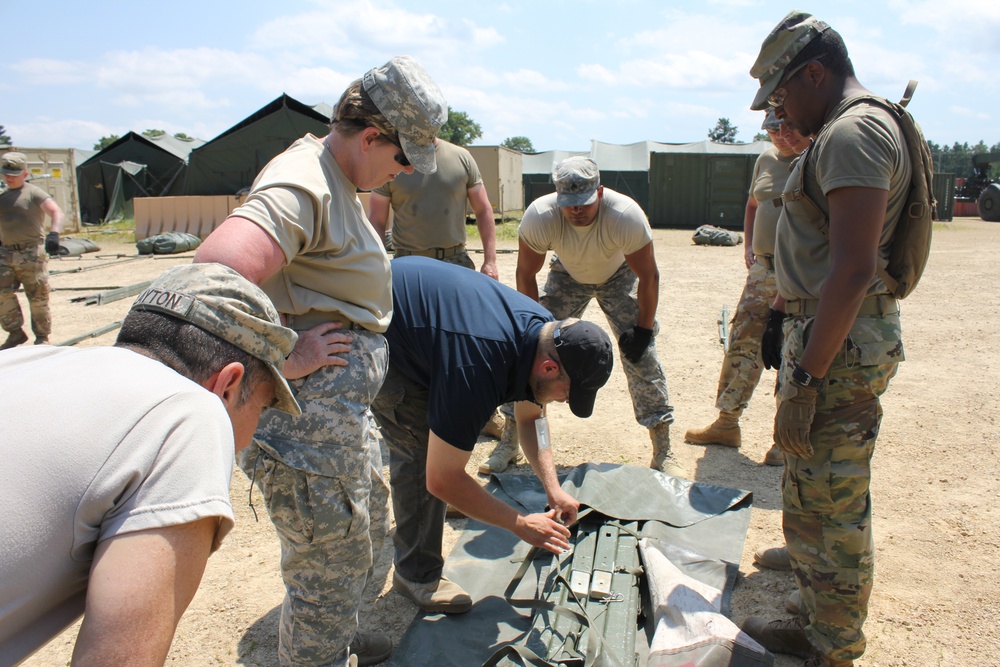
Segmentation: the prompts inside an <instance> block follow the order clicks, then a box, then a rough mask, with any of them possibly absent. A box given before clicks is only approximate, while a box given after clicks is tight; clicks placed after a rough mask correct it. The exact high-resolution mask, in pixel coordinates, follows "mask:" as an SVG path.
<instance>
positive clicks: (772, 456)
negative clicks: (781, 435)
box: [764, 445, 785, 466]
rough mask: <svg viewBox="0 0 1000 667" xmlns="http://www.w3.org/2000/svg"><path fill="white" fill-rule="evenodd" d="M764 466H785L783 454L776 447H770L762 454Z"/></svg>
mask: <svg viewBox="0 0 1000 667" xmlns="http://www.w3.org/2000/svg"><path fill="white" fill-rule="evenodd" d="M764 465H768V466H783V465H785V453H784V452H783V451H781V450H780V449H778V446H777V445H771V449H769V450H767V454H764Z"/></svg>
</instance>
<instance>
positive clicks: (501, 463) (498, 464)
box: [479, 417, 524, 475]
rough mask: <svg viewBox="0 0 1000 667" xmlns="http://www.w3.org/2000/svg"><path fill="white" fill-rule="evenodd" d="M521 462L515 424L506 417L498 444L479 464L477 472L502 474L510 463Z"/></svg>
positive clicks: (521, 456)
mask: <svg viewBox="0 0 1000 667" xmlns="http://www.w3.org/2000/svg"><path fill="white" fill-rule="evenodd" d="M523 460H524V456H523V455H522V454H521V446H520V443H519V442H518V438H517V422H516V421H514V420H513V419H512V418H510V417H508V418H507V419H505V420H504V424H503V433H501V434H500V442H498V443H497V446H496V447H494V448H493V452H492V453H491V454H490V457H489V458H488V459H486V460H485V461H483V462H482V463H480V464H479V472H480V473H482V474H484V475H489V474H490V473H494V472H503V471H504V470H506V469H507V466H509V465H510V464H511V463H520V462H521V461H523Z"/></svg>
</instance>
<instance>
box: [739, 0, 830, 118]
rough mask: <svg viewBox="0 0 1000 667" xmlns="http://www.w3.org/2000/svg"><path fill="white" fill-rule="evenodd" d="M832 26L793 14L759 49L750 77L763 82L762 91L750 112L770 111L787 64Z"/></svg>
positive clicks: (796, 13)
mask: <svg viewBox="0 0 1000 667" xmlns="http://www.w3.org/2000/svg"><path fill="white" fill-rule="evenodd" d="M829 28H830V26H828V25H827V24H826V23H823V22H822V21H820V20H819V19H817V18H816V17H815V16H813V15H812V14H810V13H808V12H803V11H799V10H797V9H796V10H792V11H791V12H789V14H788V16H786V17H785V18H784V19H782V21H781V23H779V24H778V25H776V26H775V27H774V30H772V31H771V34H770V35H768V36H767V38H766V39H765V40H764V43H763V44H761V45H760V53H759V54H758V55H757V62H755V63H754V64H753V67H751V68H750V76H752V77H753V78H755V79H757V80H758V81H760V90H758V91H757V95H756V96H755V97H754V98H753V104H751V105H750V108H751V109H753V110H754V111H761V110H762V109H766V108H767V97H768V95H770V94H771V93H773V92H774V89H775V88H777V87H778V82H780V81H781V77H782V76H783V75H784V73H785V68H786V67H788V63H790V62H792V60H793V59H794V58H795V56H797V55H799V52H800V51H802V49H803V48H805V46H806V44H808V43H809V42H811V41H812V40H813V38H814V37H817V36H818V35H820V34H821V33H823V32H824V31H826V30H828V29H829Z"/></svg>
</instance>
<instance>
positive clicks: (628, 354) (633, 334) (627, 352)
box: [618, 325, 653, 364]
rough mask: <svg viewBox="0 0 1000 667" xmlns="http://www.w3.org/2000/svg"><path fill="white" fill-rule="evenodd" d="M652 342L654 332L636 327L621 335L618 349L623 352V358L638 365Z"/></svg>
mask: <svg viewBox="0 0 1000 667" xmlns="http://www.w3.org/2000/svg"><path fill="white" fill-rule="evenodd" d="M651 340H653V330H652V329H644V328H643V327H640V326H638V325H636V326H634V327H632V329H631V330H630V331H626V332H625V333H623V334H622V335H621V338H619V339H618V349H619V350H621V351H622V356H623V357H625V358H626V359H628V360H629V361H631V362H632V363H633V364H637V363H639V359H641V358H642V353H643V352H645V351H646V348H647V347H649V341H651Z"/></svg>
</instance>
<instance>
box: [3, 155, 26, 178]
mask: <svg viewBox="0 0 1000 667" xmlns="http://www.w3.org/2000/svg"><path fill="white" fill-rule="evenodd" d="M27 169H28V156H27V155H25V154H24V153H17V152H11V153H4V154H3V156H2V157H0V173H2V174H4V175H5V176H20V175H21V174H23V173H24V172H25V171H26V170H27Z"/></svg>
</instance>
